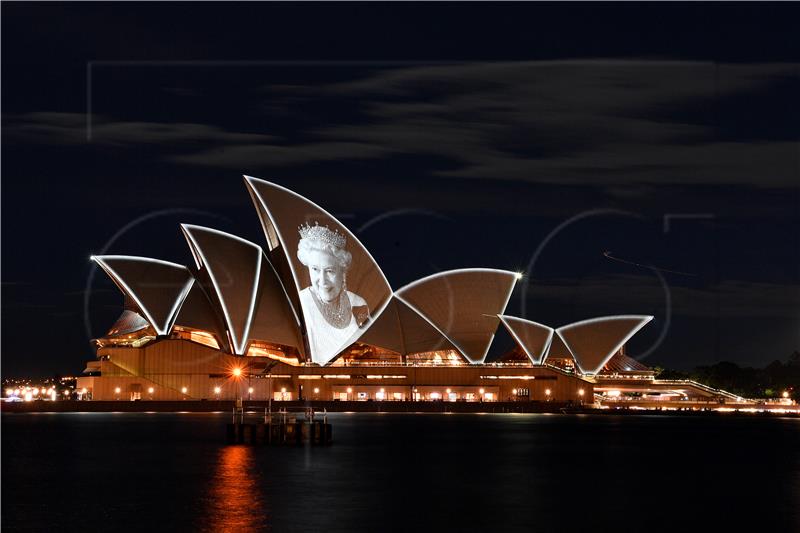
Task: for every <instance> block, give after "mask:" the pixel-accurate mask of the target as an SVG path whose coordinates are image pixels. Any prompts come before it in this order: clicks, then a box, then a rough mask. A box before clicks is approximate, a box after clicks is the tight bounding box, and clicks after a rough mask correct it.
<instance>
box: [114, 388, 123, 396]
mask: <svg viewBox="0 0 800 533" xmlns="http://www.w3.org/2000/svg"><path fill="white" fill-rule="evenodd" d="M114 392H115V393H117V394H119V393H120V392H122V389H120V388H119V387H115V388H114Z"/></svg>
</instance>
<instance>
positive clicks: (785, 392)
mask: <svg viewBox="0 0 800 533" xmlns="http://www.w3.org/2000/svg"><path fill="white" fill-rule="evenodd" d="M783 397H784V398H788V397H789V391H788V390H785V391H783Z"/></svg>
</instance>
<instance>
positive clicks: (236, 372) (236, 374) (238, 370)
mask: <svg viewBox="0 0 800 533" xmlns="http://www.w3.org/2000/svg"><path fill="white" fill-rule="evenodd" d="M241 375H242V369H241V368H239V367H238V366H237V367H236V368H234V369H233V377H236V378H238V377H239V376H241Z"/></svg>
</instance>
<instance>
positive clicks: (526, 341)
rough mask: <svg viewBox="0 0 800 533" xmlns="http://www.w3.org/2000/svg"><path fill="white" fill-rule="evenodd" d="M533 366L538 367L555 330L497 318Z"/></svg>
mask: <svg viewBox="0 0 800 533" xmlns="http://www.w3.org/2000/svg"><path fill="white" fill-rule="evenodd" d="M498 318H499V319H500V321H501V322H502V323H503V325H504V326H505V327H506V329H507V330H508V332H509V333H510V334H511V336H512V337H514V340H515V341H516V342H517V344H518V345H519V347H520V348H522V349H523V351H524V352H525V354H526V355H527V356H528V359H530V361H531V363H533V364H534V365H540V364H542V362H543V361H544V359H545V357H546V356H547V352H548V351H549V350H550V344H551V343H552V341H553V333H554V332H555V330H554V329H553V328H551V327H550V326H545V325H544V324H539V323H538V322H532V321H530V320H525V319H522V318H517V317H513V316H508V315H500V316H499V317H498Z"/></svg>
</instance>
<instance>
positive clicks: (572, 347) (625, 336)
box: [556, 315, 655, 374]
mask: <svg viewBox="0 0 800 533" xmlns="http://www.w3.org/2000/svg"><path fill="white" fill-rule="evenodd" d="M653 318H655V317H654V316H652V315H611V316H600V317H595V318H589V319H586V320H580V321H578V322H572V323H570V324H566V325H564V326H561V327H560V328H558V329H556V334H557V335H558V336H559V338H560V339H561V340H562V341H563V343H564V345H565V346H566V347H567V350H569V352H570V353H571V354H572V356H573V357H574V359H575V364H576V365H578V368H579V369H580V371H581V373H583V374H597V373H598V372H599V371H600V370H602V368H603V366H605V364H606V363H608V361H609V360H610V359H611V358H612V357H614V354H615V353H617V352H618V351H619V349H620V348H622V346H624V345H625V343H626V342H628V341H629V340H630V339H631V337H633V336H634V335H635V334H636V333H638V332H639V330H640V329H642V328H643V327H644V326H645V325H646V324H647V323H648V322H650V321H651V320H653ZM617 321H632V322H634V323H633V324H632V325H630V327H629V328H627V331H625V330H623V331H622V332H610V335H611V338H610V339H605V340H606V348H609V350H608V351H607V353H605V354H601V357H600V358H597V357H591V355H592V354H587V353H586V351H587V347H586V346H585V345H583V346H578V344H583V343H580V342H579V340H578V339H574V338H573V339H572V340H568V339H567V337H572V336H573V335H571V334H570V332H571V331H572V330H574V329H576V328H586V327H592V326H593V325H594V324H603V323H611V322H617ZM587 359H593V360H594V361H592V362H590V361H588V360H587ZM587 366H589V368H586V367H587Z"/></svg>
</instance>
